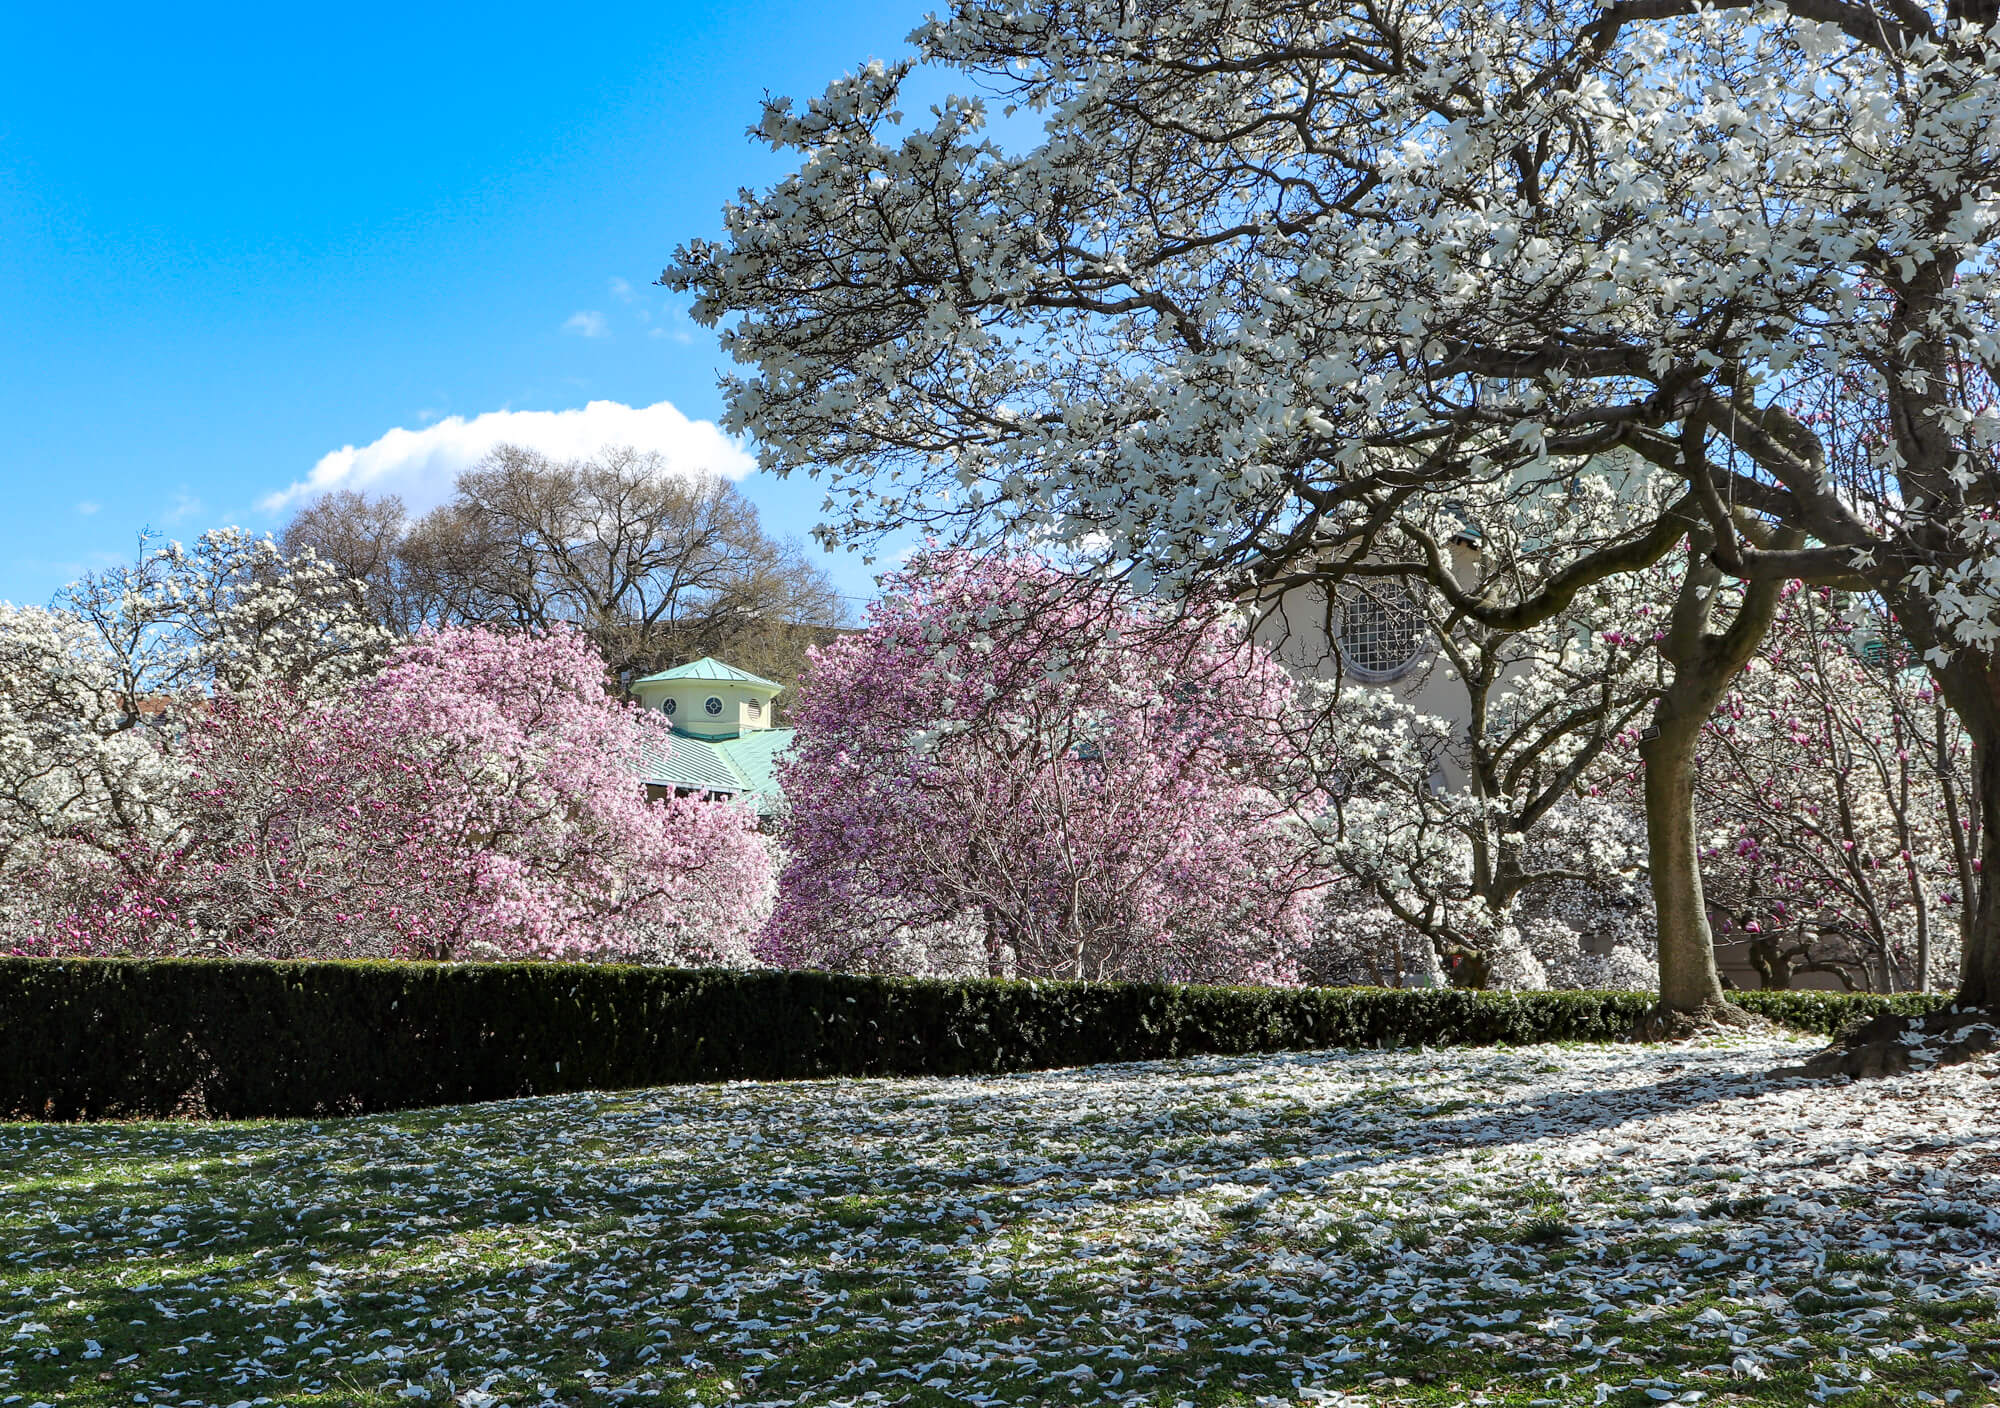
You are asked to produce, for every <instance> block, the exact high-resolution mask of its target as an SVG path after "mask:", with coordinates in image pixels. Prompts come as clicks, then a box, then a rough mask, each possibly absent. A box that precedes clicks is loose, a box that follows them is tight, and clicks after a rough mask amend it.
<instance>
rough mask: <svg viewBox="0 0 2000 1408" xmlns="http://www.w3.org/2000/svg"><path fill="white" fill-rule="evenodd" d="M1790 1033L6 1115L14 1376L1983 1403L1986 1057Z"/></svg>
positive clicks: (636, 1397) (0, 1357)
mask: <svg viewBox="0 0 2000 1408" xmlns="http://www.w3.org/2000/svg"><path fill="white" fill-rule="evenodd" d="M1803 1050H1804V1048H1802V1047H1791V1046H1783V1045H1774V1044H1772V1043H1770V1042H1768V1041H1765V1042H1763V1043H1761V1044H1737V1045H1732V1046H1720V1047H1706V1048H1657V1047H1653V1048H1648V1047H1629V1046H1627V1047H1539V1048H1532V1049H1526V1050H1450V1051H1422V1050H1418V1051H1401V1052H1334V1053H1324V1054H1313V1055H1297V1056H1279V1057H1265V1058H1256V1059H1205V1060H1194V1061H1183V1062H1172V1063H1163V1064H1154V1065H1138V1066H1116V1067H1099V1068H1094V1069H1089V1070H1078V1071H1061V1072H1051V1073H1046V1074H1037V1075H1022V1076H1013V1077H1007V1078H1000V1079H991V1080H904V1081H896V1080H870V1081H830V1082H813V1083H801V1084H741V1085H729V1086H719V1087H714V1086H711V1087H683V1088H676V1089H666V1090H653V1091H642V1092H634V1093H627V1094H616V1095H584V1096H566V1097H556V1098H547V1099H539V1100H527V1101H517V1102H512V1103H507V1104H496V1105H486V1106H476V1107H467V1108H459V1109H452V1110H433V1111H423V1112H416V1113H411V1114H403V1115H391V1116H378V1117H371V1118H363V1119H354V1120H339V1121H322V1122H318V1123H269V1124H253V1125H220V1126H201V1125H187V1124H177V1125H158V1124H155V1125H94V1126H80V1127H79V1126H71V1127H60V1126H47V1125H15V1126H0V1401H3V1402H4V1403H7V1404H17V1403H18V1404H21V1405H23V1408H27V1405H32V1404H36V1403H48V1404H112V1403H117V1404H134V1403H146V1404H154V1405H158V1404H195V1403H201V1404H215V1405H229V1404H265V1403H280V1404H389V1403H407V1402H421V1401H429V1402H433V1403H444V1402H448V1401H456V1402H458V1403H460V1404H465V1405H497V1404H502V1403H505V1404H515V1405H532V1404H536V1403H542V1402H556V1403H564V1404H599V1403H617V1402H637V1403H654V1402H659V1403H669V1404H687V1403H691V1402H699V1403H724V1402H745V1403H750V1402H755V1403H773V1404H776V1403H800V1404H804V1403H811V1404H836V1403H838V1404H849V1403H852V1404H890V1403H910V1404H927V1405H930V1404H938V1405H941V1404H961V1403H966V1404H991V1403H1056V1404H1099V1403H1102V1404H1113V1403H1116V1404H1140V1403H1144V1404H1163V1405H1165V1404H1182V1403H1185V1404H1246V1405H1247V1404H1257V1405H1267V1404H1294V1403H1339V1402H1343V1401H1349V1402H1355V1403H1364V1402H1365V1403H1371V1404H1372V1403H1379V1402H1402V1403H1413V1404H1415V1403H1438V1404H1442V1403H1468V1402H1469V1403H1492V1404H1502V1403H1512V1404H1521V1405H1531V1404H1532V1405H1545V1404H1572V1403H1578V1404H1591V1405H1596V1404H1606V1403H1609V1404H1619V1405H1627V1404H1630V1405H1641V1404H1652V1403H1666V1402H1670V1401H1679V1402H1688V1403H1693V1402H1701V1401H1704V1400H1707V1401H1711V1402H1716V1403H1721V1402H1757V1403H1810V1402H1836V1401H1837V1402H1840V1403H1842V1404H1843V1405H1846V1408H1857V1405H1862V1404H1876V1403H1933V1402H1955V1403H1959V1404H1973V1403H1980V1402H1986V1401H1990V1400H1991V1398H1992V1396H1993V1393H1992V1390H1991V1388H1989V1386H1988V1385H1989V1383H1990V1382H1991V1381H1992V1380H1993V1370H1992V1368H1991V1366H1992V1365H1993V1363H1994V1354H1995V1350H1996V1348H2000V1344H1996V1340H2000V1325H1996V1323H1995V1310H1994V1303H1993V1299H1992V1297H1993V1295H1994V1293H1995V1291H1996V1289H2000V1215H1996V1214H1995V1213H1994V1212H1993V1211H1991V1209H1992V1208H1993V1207H1994V1206H1996V1205H2000V1139H1996V1134H2000V1126H1996V1122H1995V1120H1994V1118H1993V1111H1994V1103H1995V1101H1994V1097H1995V1095H1996V1094H2000V1090H1997V1089H1996V1086H1995V1084H1994V1082H1993V1081H1992V1080H1991V1079H1989V1077H1992V1076H1993V1075H1995V1074H1996V1073H2000V1066H1995V1065H1993V1064H1992V1063H1991V1062H1990V1061H1989V1062H1986V1063H1975V1064H1971V1065H1966V1066H1959V1067H1955V1068H1952V1069H1949V1070H1943V1071H1936V1072H1932V1073H1929V1074H1924V1075H1917V1076H1910V1077H1904V1078H1899V1079H1896V1080H1888V1081H1878V1082H1872V1083H1869V1084H1865V1085H1842V1086H1827V1085H1809V1084H1805V1083H1803V1082H1797V1081H1784V1080H1778V1079H1774V1078H1772V1077H1771V1076H1770V1074H1769V1072H1771V1071H1772V1070H1773V1069H1774V1068H1775V1067H1777V1066H1778V1065H1780V1064H1781V1063H1783V1062H1785V1061H1789V1060H1796V1059H1798V1056H1799V1054H1800V1053H1801V1051H1803Z"/></svg>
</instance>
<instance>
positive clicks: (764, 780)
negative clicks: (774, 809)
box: [710, 728, 794, 802]
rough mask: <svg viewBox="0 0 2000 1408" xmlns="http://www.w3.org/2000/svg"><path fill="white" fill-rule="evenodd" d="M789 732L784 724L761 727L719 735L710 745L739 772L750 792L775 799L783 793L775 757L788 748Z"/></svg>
mask: <svg viewBox="0 0 2000 1408" xmlns="http://www.w3.org/2000/svg"><path fill="white" fill-rule="evenodd" d="M793 732H794V730H792V729H788V728H763V729H758V730H756V731H755V732H753V733H741V734H738V735H737V736H736V737H734V738H719V739H717V740H716V741H715V742H714V743H713V744H712V745H710V746H711V747H713V748H714V749H715V751H716V752H718V753H720V754H722V756H723V757H724V758H726V759H728V760H729V765H730V766H731V767H732V768H734V769H736V771H737V772H739V773H741V774H742V775H743V779H744V781H746V782H747V783H749V785H750V790H751V791H752V792H754V793H756V794H757V796H758V797H759V798H765V797H768V798H770V799H771V800H772V801H774V802H775V801H778V800H779V799H780V798H782V797H783V795H784V793H783V790H782V789H781V788H780V787H779V786H778V776H777V767H778V759H779V758H780V757H782V756H784V754H785V753H786V752H787V751H789V750H790V748H791V746H792V734H793Z"/></svg>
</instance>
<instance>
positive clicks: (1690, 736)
mask: <svg viewBox="0 0 2000 1408" xmlns="http://www.w3.org/2000/svg"><path fill="white" fill-rule="evenodd" d="M1698 736H1699V735H1698V730H1697V729H1688V728H1685V727H1682V728H1675V727H1672V726H1668V727H1666V728H1663V729H1662V731H1661V734H1660V736H1659V737H1658V738H1654V739H1651V740H1649V741H1648V742H1647V743H1646V744H1645V745H1643V747H1642V749H1641V752H1642V753H1643V755H1644V757H1645V760H1646V850H1647V856H1648V861H1649V864H1650V869H1651V872H1652V875H1651V878H1652V885H1653V914H1654V917H1655V922H1656V923H1657V925H1658V930H1659V941H1660V1006H1661V1007H1662V1008H1664V1009H1665V1010H1667V1011H1669V1012H1676V1013H1693V1012H1700V1011H1703V1010H1704V1009H1708V1008H1717V1007H1721V1006H1723V1005H1724V1004H1725V1003H1726V1002H1727V1001H1728V999H1727V998H1725V997H1724V996H1723V993H1722V975H1721V973H1720V972H1718V971H1717V969H1716V966H1715V935H1714V934H1713V933H1712V932H1711V931H1710V930H1709V926H1708V905H1707V903H1706V902H1705V900H1704V899H1703V897H1702V891H1701V843H1700V839H1699V836H1698V834H1697V827H1696V819H1695V809H1694V748H1695V740H1696V738H1697V737H1698Z"/></svg>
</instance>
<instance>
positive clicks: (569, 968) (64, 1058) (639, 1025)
mask: <svg viewBox="0 0 2000 1408" xmlns="http://www.w3.org/2000/svg"><path fill="white" fill-rule="evenodd" d="M1741 1000H1742V1001H1743V1003H1744V1005H1745V1006H1747V1007H1750V1008H1751V1009H1753V1010H1755V1011H1758V1012H1762V1013H1765V1014H1766V1015H1769V1016H1771V1017H1774V1018H1777V1019H1778V1020H1781V1021H1785V1022H1788V1023H1791V1024H1793V1025H1795V1026H1799V1027H1802V1028H1804V1029H1807V1030H1811V1031H1815V1032H1823V1033H1830V1032H1832V1031H1835V1030H1837V1029H1838V1028H1839V1027H1841V1026H1843V1025H1846V1024H1848V1023H1851V1022H1854V1021H1858V1020H1861V1019H1865V1018H1867V1017H1871V1016H1874V1015H1875V1014H1876V1013H1877V1012H1879V1011H1882V1010H1885V1009H1886V1008H1889V1007H1891V1006H1893V1007H1895V1008H1896V1009H1897V1010H1914V1009H1915V1008H1916V1007H1918V1006H1919V1005H1921V1004H1922V1003H1923V1002H1924V1001H1926V1000H1922V999H1907V998H1903V999H1890V998H1867V997H1862V998H1846V997H1841V996H1837V995H1832V994H1823V993H1748V994H1743V995H1742V997H1741ZM1651 1001H1652V999H1651V998H1650V997H1648V996H1647V995H1646V994H1643V993H1596V992H1590V993H1579V992H1559V993H1547V992H1538V993H1480V992H1467V991H1462V990H1457V989H1405V990H1401V991H1393V990H1385V989H1375V988H1303V989H1297V988H1295V989H1275V988H1201V987H1170V986H1158V985H1148V984H1139V983H1027V982H990V981H967V982H940V981H928V980H917V979H903V978H863V977H850V976H845V975H841V974H832V973H786V972H750V973H743V972H719V971H700V972H695V971H683V970H673V969H657V968H618V967H599V966H585V965H558V964H539V963H509V964H465V965H452V964H433V963H261V962H233V961H232V962H223V961H215V960H187V961H139V960H124V959H95V960H88V961H71V960H49V959H28V958H11V959H0V1118H11V1119H59V1120H73V1119H94V1118H106V1117H111V1118H119V1117H157V1116H170V1115H177V1114H179V1115H197V1116H207V1117H212V1118H249V1117H259V1116H302V1115H303V1116H310V1115H321V1114H340V1113H350V1112H360V1111H369V1110H390V1109H407V1108H414V1107H418V1106H425V1105H444V1104H456V1103H459V1102H463V1101H475V1100H499V1099H508V1098H512V1097H515V1096H523V1095H543V1094H549V1093H553V1092H558V1091H570V1090H607V1089H618V1088H621V1087H630V1086H644V1085H667V1084H674V1083H680V1082H688V1081H721V1080H750V1079H793V1078H798V1077H807V1076H835V1075H842V1076H850V1075H966V1074H979V1073H990V1072H997V1071H1019V1070H1036V1069H1048V1068H1052V1067H1061V1066H1078V1065H1087V1064H1090V1063H1093V1062H1100V1061H1145V1060H1155V1059H1159V1058H1163V1057H1174V1056H1190V1055H1198V1054H1209V1053H1222V1054H1231V1053H1248V1052H1257V1051H1287V1050H1301V1049H1309V1048H1318V1047H1339V1046H1350V1047H1351V1046H1388V1045H1405V1046H1414V1045H1417V1044H1419V1043H1422V1044H1427V1045H1432V1046H1450V1045H1490V1044H1494V1043H1501V1042H1506V1043H1518V1044H1526V1043H1531V1042H1539V1041H1615V1040H1619V1039H1621V1038H1623V1037H1625V1036H1626V1035H1628V1034H1629V1033H1630V1031H1631V1029H1632V1024H1633V1022H1634V1021H1635V1020H1636V1019H1637V1018H1638V1017H1639V1016H1640V1014H1641V1013H1643V1012H1644V1011H1646V1010H1647V1008H1648V1007H1649V1006H1650V1005H1651ZM1928 1001H1931V1002H1935V1001H1936V999H1930V1000H1928Z"/></svg>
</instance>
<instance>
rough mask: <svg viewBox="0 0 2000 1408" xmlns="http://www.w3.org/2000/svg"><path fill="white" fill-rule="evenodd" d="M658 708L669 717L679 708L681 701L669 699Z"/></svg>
mask: <svg viewBox="0 0 2000 1408" xmlns="http://www.w3.org/2000/svg"><path fill="white" fill-rule="evenodd" d="M660 707H661V708H662V709H664V710H666V711H667V713H668V714H669V715H671V714H672V713H673V712H674V710H676V709H678V708H680V707H681V701H680V700H678V699H674V698H671V697H670V698H669V699H668V700H667V702H666V703H664V704H662V705H661V706H660Z"/></svg>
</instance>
